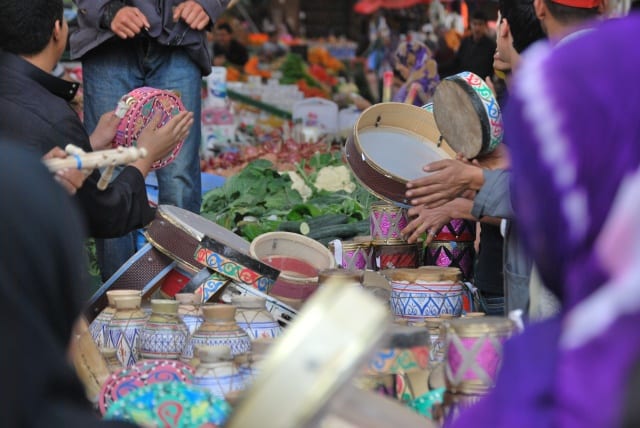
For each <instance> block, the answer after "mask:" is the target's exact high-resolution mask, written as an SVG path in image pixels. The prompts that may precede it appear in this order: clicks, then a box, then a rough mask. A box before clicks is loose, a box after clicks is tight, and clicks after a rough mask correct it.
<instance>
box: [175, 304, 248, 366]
mask: <svg viewBox="0 0 640 428" xmlns="http://www.w3.org/2000/svg"><path fill="white" fill-rule="evenodd" d="M202 313H203V315H204V323H203V324H202V325H201V326H200V327H199V328H198V330H196V331H195V333H193V334H192V335H191V337H190V338H189V341H188V342H187V346H185V347H184V351H183V352H182V357H181V359H182V361H184V362H187V363H189V362H191V360H192V359H193V357H194V349H195V347H196V346H216V345H226V346H228V347H229V348H231V355H240V354H244V353H246V352H249V351H250V350H251V340H250V339H249V335H248V334H247V333H246V332H245V331H244V330H243V329H241V328H240V327H239V326H238V324H237V323H236V320H235V315H236V307H235V306H232V305H225V304H208V305H203V306H202Z"/></svg>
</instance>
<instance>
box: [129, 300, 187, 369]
mask: <svg viewBox="0 0 640 428" xmlns="http://www.w3.org/2000/svg"><path fill="white" fill-rule="evenodd" d="M188 338H189V330H187V326H186V325H185V324H184V322H182V320H181V319H180V318H179V317H178V302H176V301H175V300H159V299H158V300H152V301H151V316H150V317H149V319H148V320H147V323H146V324H145V325H144V328H143V329H142V334H141V336H140V354H141V355H142V358H147V359H168V360H177V359H178V358H180V355H181V354H182V350H183V349H184V347H185V345H186V344H187V339H188Z"/></svg>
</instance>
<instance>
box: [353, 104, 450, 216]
mask: <svg viewBox="0 0 640 428" xmlns="http://www.w3.org/2000/svg"><path fill="white" fill-rule="evenodd" d="M345 152H346V156H347V163H348V164H349V166H350V167H351V169H352V170H353V172H354V174H355V176H356V178H358V180H359V181H360V182H361V183H362V184H363V185H364V186H365V187H367V188H368V189H369V190H370V191H371V192H372V193H374V194H375V195H377V196H379V197H380V198H382V199H385V200H386V201H389V202H392V203H395V204H403V205H406V204H407V201H406V198H405V196H404V193H405V190H406V189H405V184H406V183H407V181H410V180H414V179H416V178H419V177H423V176H425V175H426V173H425V172H424V171H423V170H422V168H423V167H424V165H426V164H428V163H431V162H434V161H437V160H440V159H447V158H452V157H454V156H455V152H453V150H451V149H450V148H449V146H448V145H447V143H446V142H444V141H442V140H441V138H440V132H439V131H438V128H437V127H436V123H435V120H434V118H433V115H432V114H431V113H430V112H428V111H427V110H424V109H421V108H420V107H415V106H412V105H409V104H402V103H382V104H376V105H373V106H371V107H369V108H368V109H367V110H365V111H364V112H363V113H362V114H361V115H360V118H359V119H358V121H357V122H356V124H355V126H354V133H353V136H352V138H351V140H349V142H348V143H347V146H345Z"/></svg>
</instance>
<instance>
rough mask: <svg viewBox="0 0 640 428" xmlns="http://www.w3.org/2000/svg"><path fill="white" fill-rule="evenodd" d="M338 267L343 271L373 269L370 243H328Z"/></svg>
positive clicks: (337, 241)
mask: <svg viewBox="0 0 640 428" xmlns="http://www.w3.org/2000/svg"><path fill="white" fill-rule="evenodd" d="M329 251H331V252H332V253H333V256H334V257H335V259H336V263H337V265H338V266H341V267H342V268H344V269H351V270H352V269H356V270H365V269H372V268H373V255H372V248H371V243H370V242H355V241H340V240H335V241H333V242H330V243H329Z"/></svg>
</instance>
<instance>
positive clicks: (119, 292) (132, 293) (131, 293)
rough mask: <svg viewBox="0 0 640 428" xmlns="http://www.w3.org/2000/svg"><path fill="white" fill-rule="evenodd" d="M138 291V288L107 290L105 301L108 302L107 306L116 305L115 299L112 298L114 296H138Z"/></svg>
mask: <svg viewBox="0 0 640 428" xmlns="http://www.w3.org/2000/svg"><path fill="white" fill-rule="evenodd" d="M139 295H140V292H139V291H138V290H109V291H107V301H108V302H109V306H113V307H115V306H116V301H115V300H114V298H115V297H116V296H139Z"/></svg>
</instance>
